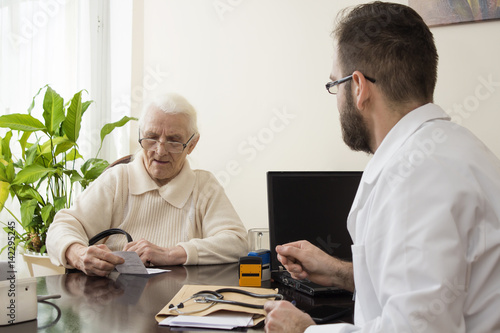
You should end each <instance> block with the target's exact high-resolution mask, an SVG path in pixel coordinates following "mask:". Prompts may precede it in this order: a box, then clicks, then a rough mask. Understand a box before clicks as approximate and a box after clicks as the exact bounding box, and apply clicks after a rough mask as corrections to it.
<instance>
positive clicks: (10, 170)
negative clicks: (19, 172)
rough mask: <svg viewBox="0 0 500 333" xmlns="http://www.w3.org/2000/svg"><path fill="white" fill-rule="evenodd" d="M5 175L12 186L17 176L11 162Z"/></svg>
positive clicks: (6, 168)
mask: <svg viewBox="0 0 500 333" xmlns="http://www.w3.org/2000/svg"><path fill="white" fill-rule="evenodd" d="M5 174H6V176H7V181H8V182H10V183H11V184H12V182H13V181H14V177H15V176H16V172H15V170H14V163H12V162H9V164H7V166H6V167H5Z"/></svg>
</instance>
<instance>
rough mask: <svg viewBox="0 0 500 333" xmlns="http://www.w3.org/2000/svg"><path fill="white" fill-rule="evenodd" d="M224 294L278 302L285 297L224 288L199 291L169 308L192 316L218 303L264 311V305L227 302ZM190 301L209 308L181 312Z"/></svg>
mask: <svg viewBox="0 0 500 333" xmlns="http://www.w3.org/2000/svg"><path fill="white" fill-rule="evenodd" d="M222 293H237V294H242V295H247V296H250V297H255V298H269V297H274V298H275V299H276V300H282V299H283V295H281V294H265V295H263V294H255V293H252V292H249V291H246V290H241V289H236V288H222V289H217V290H215V291H213V290H202V291H199V292H197V293H195V294H193V295H192V296H191V297H189V298H187V299H185V300H184V301H182V302H180V303H179V304H177V305H173V304H170V305H169V306H168V308H169V311H170V312H172V311H175V312H177V313H178V314H191V313H196V312H201V311H205V310H207V309H208V308H210V307H212V306H214V305H215V304H217V303H224V304H231V305H239V306H244V307H247V308H253V309H264V306H263V305H258V304H252V303H245V302H239V301H229V300H225V299H224V295H222ZM190 300H193V301H194V302H195V303H206V304H208V306H207V307H204V308H203V309H200V310H194V311H181V310H179V309H183V308H184V306H185V303H186V302H188V301H190Z"/></svg>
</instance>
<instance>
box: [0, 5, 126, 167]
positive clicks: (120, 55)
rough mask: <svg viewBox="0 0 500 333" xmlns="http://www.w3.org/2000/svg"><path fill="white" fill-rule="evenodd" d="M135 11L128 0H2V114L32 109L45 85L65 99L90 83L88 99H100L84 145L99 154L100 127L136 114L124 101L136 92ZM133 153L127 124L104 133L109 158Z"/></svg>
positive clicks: (86, 125)
mask: <svg viewBox="0 0 500 333" xmlns="http://www.w3.org/2000/svg"><path fill="white" fill-rule="evenodd" d="M111 7H113V8H114V13H111V12H110V8H111ZM131 10H132V5H131V1H130V0H129V1H123V0H122V1H118V0H37V1H34V0H0V114H10V113H24V112H26V109H27V108H28V107H29V105H30V104H31V100H32V98H33V96H34V95H35V94H36V92H37V91H38V90H39V89H40V88H41V87H43V86H44V85H46V84H50V86H51V87H52V88H53V89H54V90H55V91H57V92H58V93H59V94H60V95H61V96H62V97H63V98H64V99H65V102H66V101H68V100H69V99H70V98H71V97H72V96H73V94H75V93H76V92H77V91H80V90H82V89H85V90H86V91H87V92H88V93H84V94H83V98H85V99H87V100H93V101H94V103H93V104H92V106H91V108H90V109H89V110H88V112H86V114H85V116H84V122H83V124H82V125H83V129H82V132H81V133H82V134H81V138H80V142H79V143H80V152H81V153H82V154H83V155H84V157H86V158H88V157H93V156H95V154H96V153H97V150H98V148H99V143H100V135H99V134H100V132H99V131H100V129H101V127H102V126H103V125H104V124H105V123H109V122H114V121H117V120H119V119H121V118H122V117H123V116H124V115H130V108H127V107H126V106H127V104H128V105H130V103H123V100H124V98H125V101H127V100H128V98H129V96H130V93H129V91H130V47H127V46H129V41H130V35H131ZM111 18H112V19H111ZM116 27H118V28H119V29H117V28H116ZM112 34H113V36H112ZM112 37H114V38H115V39H118V40H119V43H116V42H114V43H111V40H112ZM112 45H113V46H114V50H111V46H112ZM127 52H128V54H127ZM112 57H113V59H112ZM112 63H113V66H111V64H112ZM113 68H114V70H112V69H113ZM127 73H128V75H127ZM113 76H114V78H113ZM127 80H128V84H127ZM127 89H128V91H127ZM124 96H125V97H124ZM42 100H43V96H39V97H38V98H37V103H39V105H41V101H42ZM117 101H121V104H120V103H117ZM124 106H125V107H124ZM0 133H2V134H3V133H4V132H0ZM125 143H127V144H125ZM111 147H112V148H111ZM128 153H129V147H128V127H125V128H121V129H117V130H116V133H114V134H113V135H112V136H110V137H109V138H107V139H106V141H105V145H104V146H103V149H102V150H101V153H100V157H102V158H105V159H107V160H109V161H110V162H111V161H112V160H114V159H116V158H117V157H120V156H122V155H125V154H128Z"/></svg>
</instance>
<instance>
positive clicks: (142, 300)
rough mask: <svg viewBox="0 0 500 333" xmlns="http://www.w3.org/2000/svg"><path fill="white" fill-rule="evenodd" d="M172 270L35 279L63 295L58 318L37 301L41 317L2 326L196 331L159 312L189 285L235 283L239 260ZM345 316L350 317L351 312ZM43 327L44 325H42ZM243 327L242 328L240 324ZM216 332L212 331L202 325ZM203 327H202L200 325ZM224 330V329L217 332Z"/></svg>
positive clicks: (43, 289) (44, 291)
mask: <svg viewBox="0 0 500 333" xmlns="http://www.w3.org/2000/svg"><path fill="white" fill-rule="evenodd" d="M162 268H165V269H170V270H171V271H170V272H168V273H162V274H156V275H151V276H138V275H123V274H122V275H118V276H113V275H112V276H110V278H104V277H92V276H86V275H85V274H83V273H71V274H64V275H54V276H47V277H40V278H37V281H38V284H37V294H38V295H53V294H59V295H61V298H59V299H54V300H50V302H51V303H52V304H54V305H55V306H57V307H58V308H59V309H60V310H61V314H62V315H61V317H60V318H59V319H58V320H57V321H55V319H57V310H56V308H54V307H52V306H50V305H47V304H39V305H38V317H37V321H31V322H27V323H21V324H17V325H13V326H10V327H2V328H1V330H2V333H3V332H4V331H5V332H6V333H11V332H12V333H17V332H22V333H31V332H37V326H38V332H84V333H85V332H89V333H97V332H106V333H109V332H120V333H127V332H134V333H138V332H170V331H176V332H179V331H183V332H194V331H195V330H190V329H179V328H172V329H170V328H169V327H166V326H159V325H158V323H157V322H156V320H155V315H156V314H157V313H158V312H159V311H160V310H161V309H162V308H163V307H164V306H165V305H166V304H168V302H169V301H170V300H171V299H172V298H173V297H174V296H175V294H177V292H178V291H179V290H180V289H181V287H182V286H183V285H185V284H200V285H219V286H237V285H238V264H237V263H234V264H226V265H207V266H169V267H162ZM262 286H263V287H265V288H270V287H272V288H276V287H278V288H279V289H280V293H282V294H284V295H285V298H286V299H288V300H295V301H296V303H297V306H298V307H299V308H301V309H303V310H306V309H307V308H310V307H313V306H316V305H322V304H330V303H332V302H333V303H334V304H336V305H342V306H344V305H345V306H350V307H352V306H353V302H352V300H351V299H350V298H351V297H350V296H349V295H343V296H342V295H338V296H335V297H334V298H333V299H332V298H325V297H320V298H310V297H308V296H306V295H304V294H300V293H298V292H295V291H293V290H291V289H289V288H288V287H284V286H281V285H277V284H274V283H273V284H271V282H270V281H266V282H264V283H263V285H262ZM344 320H346V321H348V322H352V316H351V317H349V316H347V317H346V318H345V319H344ZM42 327H45V328H42ZM242 330H244V329H242ZM203 331H204V332H214V331H213V330H203ZM247 331H248V332H263V331H264V330H263V328H259V329H248V330H247ZM196 332H199V330H196ZM217 332H220V331H217Z"/></svg>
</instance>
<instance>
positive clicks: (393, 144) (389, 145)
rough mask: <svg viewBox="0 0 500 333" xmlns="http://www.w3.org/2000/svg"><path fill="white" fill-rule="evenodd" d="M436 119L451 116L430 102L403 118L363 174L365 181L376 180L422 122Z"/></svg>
mask: <svg viewBox="0 0 500 333" xmlns="http://www.w3.org/2000/svg"><path fill="white" fill-rule="evenodd" d="M434 119H444V120H450V116H448V114H447V113H446V112H445V111H444V110H443V109H442V108H441V107H439V106H437V105H435V104H432V103H428V104H425V105H423V106H420V107H418V108H416V109H415V110H413V111H411V112H409V113H408V114H406V115H405V116H404V117H403V118H401V119H400V120H399V121H398V122H397V123H396V125H394V127H393V128H392V129H391V130H390V131H389V133H387V135H386V136H385V138H384V139H383V140H382V143H381V144H380V146H379V147H378V149H377V151H376V152H375V154H374V155H373V158H372V159H371V160H370V162H368V165H367V166H366V169H365V172H364V174H363V181H364V182H365V183H372V182H374V181H375V180H376V179H377V177H378V175H379V174H380V172H381V171H382V169H383V168H384V166H385V164H386V163H387V161H388V160H389V159H390V158H391V157H392V156H393V155H394V153H395V152H396V150H398V149H399V148H400V147H401V146H402V145H403V144H404V143H405V142H406V140H407V139H408V138H409V137H410V136H411V135H412V134H413V133H414V132H415V131H416V130H417V129H418V128H420V126H422V124H424V123H425V122H428V121H430V120H434Z"/></svg>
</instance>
